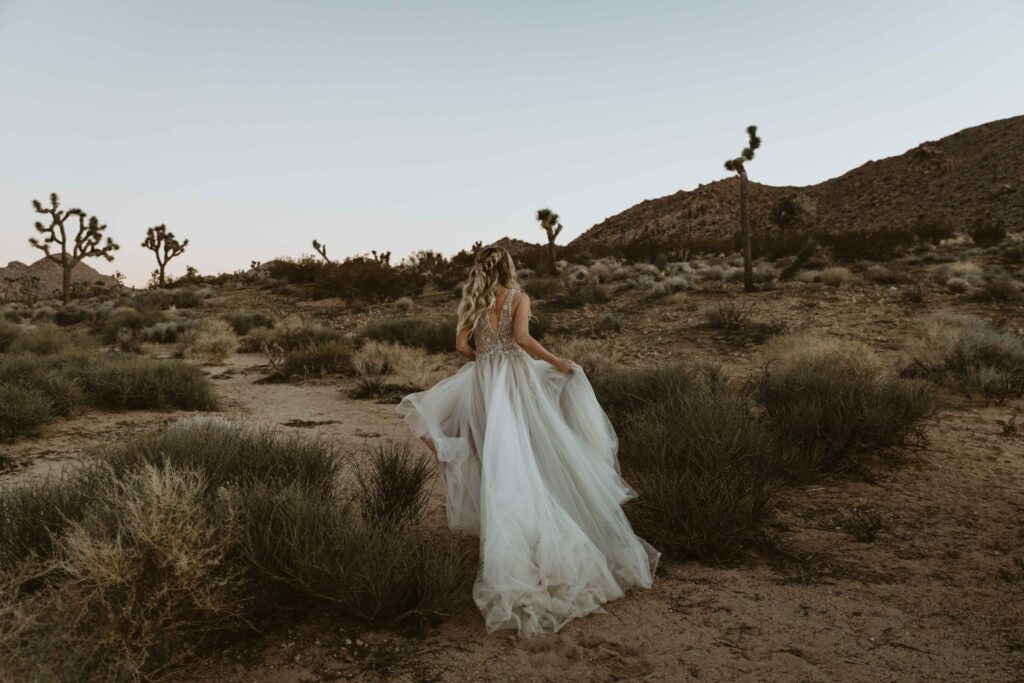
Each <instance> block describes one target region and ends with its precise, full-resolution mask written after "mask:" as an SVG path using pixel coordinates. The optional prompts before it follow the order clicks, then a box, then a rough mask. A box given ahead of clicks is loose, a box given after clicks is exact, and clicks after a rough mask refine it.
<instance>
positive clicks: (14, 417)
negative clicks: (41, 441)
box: [0, 382, 53, 440]
mask: <svg viewBox="0 0 1024 683" xmlns="http://www.w3.org/2000/svg"><path fill="white" fill-rule="evenodd" d="M52 419H53V407H52V405H51V404H50V399H49V398H48V397H47V396H46V394H44V393H43V392H41V391H37V390H35V389H31V388H28V387H23V386H18V385H16V384H7V383H5V382H0V440H6V439H13V438H14V437H17V436H24V435H26V434H35V433H37V432H38V431H39V428H40V427H42V426H43V425H45V424H46V423H47V422H49V421H50V420H52Z"/></svg>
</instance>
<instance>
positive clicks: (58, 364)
mask: <svg viewBox="0 0 1024 683" xmlns="http://www.w3.org/2000/svg"><path fill="white" fill-rule="evenodd" d="M68 364H69V363H68V360H67V359H65V358H54V357H52V356H38V355H34V354H6V355H4V356H0V383H6V384H8V385H11V386H17V387H21V388H23V389H30V390H32V391H35V392H39V393H42V394H43V395H44V396H45V397H46V398H47V400H48V401H49V405H50V412H51V413H52V414H53V415H55V416H58V417H68V416H70V415H71V414H72V413H73V412H74V411H75V410H76V409H77V408H78V407H79V406H81V405H83V404H84V403H85V400H86V399H85V395H84V392H83V389H82V386H81V383H80V382H79V381H78V380H76V379H75V378H73V377H71V376H70V375H69V372H68V371H67V370H66V368H67V366H68Z"/></svg>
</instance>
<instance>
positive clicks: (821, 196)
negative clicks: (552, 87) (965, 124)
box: [571, 116, 1024, 248]
mask: <svg viewBox="0 0 1024 683" xmlns="http://www.w3.org/2000/svg"><path fill="white" fill-rule="evenodd" d="M751 171H752V172H753V173H754V174H755V177H756V168H755V167H752V168H751ZM787 194H792V195H795V197H796V198H797V199H798V201H799V202H800V204H801V205H802V206H803V207H805V209H806V218H807V227H808V228H809V229H811V230H814V231H817V232H843V231H849V230H872V229H878V228H885V227H895V226H900V225H904V224H906V223H909V222H910V221H913V220H915V219H917V218H918V217H919V216H925V217H926V218H928V219H936V220H945V221H947V222H949V223H950V224H951V225H952V226H953V227H962V226H964V225H966V224H968V223H969V222H970V221H971V220H972V219H973V218H974V217H975V216H976V215H978V213H979V212H982V211H988V212H990V213H991V215H992V216H993V217H994V218H997V219H1001V220H1003V221H1005V222H1006V225H1007V227H1008V228H1010V229H1014V228H1016V229H1021V228H1024V116H1016V117H1013V118H1009V119H1003V120H1000V121H993V122H991V123H986V124H983V125H980V126H975V127H973V128H967V129H964V130H962V131H960V132H959V133H955V134H953V135H950V136H948V137H945V138H942V139H941V140H936V141H930V142H924V143H922V144H920V145H918V146H917V147H915V148H913V149H911V150H909V151H908V152H906V153H904V154H901V155H899V156H895V157H889V158H887V159H882V160H880V161H869V162H867V163H866V164H864V165H863V166H860V167H859V168H856V169H854V170H852V171H850V172H848V173H846V174H844V175H842V176H839V177H838V178H833V179H831V180H826V181H825V182H822V183H819V184H817V185H808V186H805V187H774V186H771V185H762V184H760V183H751V184H750V199H751V217H752V221H753V226H754V229H755V231H756V230H766V229H771V228H773V224H772V222H771V220H770V219H769V215H770V211H771V207H772V205H773V203H774V202H775V201H777V200H778V199H779V197H782V196H783V195H787ZM738 195H739V181H738V179H737V178H736V177H735V176H733V177H730V178H727V179H724V180H717V181H715V182H712V183H708V184H707V185H700V186H699V187H697V188H696V189H694V190H681V191H679V192H676V193H675V194H672V195H669V196H667V197H660V198H658V199H649V200H646V201H643V202H640V203H639V204H637V205H636V206H634V207H632V208H630V209H627V210H625V211H623V212H622V213H620V214H618V215H616V216H612V217H611V218H608V219H606V220H604V221H603V222H601V223H599V224H597V225H595V226H594V227H592V228H591V229H590V230H588V231H587V232H585V233H583V234H582V235H580V236H579V237H577V238H576V239H575V240H574V241H573V242H572V243H571V246H573V247H583V248H586V247H588V246H603V247H614V246H622V245H626V244H630V243H635V242H644V241H652V242H664V243H679V242H680V241H686V240H699V239H720V238H726V237H729V236H731V235H732V234H734V233H735V232H736V230H737V229H738V226H739V196H738Z"/></svg>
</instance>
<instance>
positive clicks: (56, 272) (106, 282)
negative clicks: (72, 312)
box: [0, 257, 117, 297]
mask: <svg viewBox="0 0 1024 683" xmlns="http://www.w3.org/2000/svg"><path fill="white" fill-rule="evenodd" d="M24 278H29V279H31V278H36V279H37V282H36V288H35V289H36V292H35V295H36V296H39V297H48V296H54V293H55V292H57V293H59V292H60V289H61V280H62V279H61V268H60V266H59V265H58V264H56V263H54V262H53V261H51V260H49V259H47V258H45V257H44V258H41V259H39V260H38V261H36V262H35V263H33V264H31V265H25V264H24V263H22V262H20V261H11V262H10V263H8V264H7V267H6V268H0V297H3V296H7V295H9V294H10V293H11V292H13V291H14V290H16V289H18V287H17V283H18V281H21V280H23V279H24ZM71 282H72V283H78V284H86V285H102V286H104V287H113V286H114V285H116V284H117V280H115V279H114V278H113V277H111V276H110V275H103V274H102V273H100V272H99V271H97V270H96V269H95V268H93V267H92V266H90V265H89V264H87V263H85V262H82V263H79V264H78V265H77V266H75V267H74V269H73V270H72V271H71ZM58 295H59V294H58Z"/></svg>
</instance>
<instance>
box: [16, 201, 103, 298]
mask: <svg viewBox="0 0 1024 683" xmlns="http://www.w3.org/2000/svg"><path fill="white" fill-rule="evenodd" d="M32 208H33V209H34V210H35V212H36V213H38V214H41V215H44V216H47V217H49V221H50V224H49V225H46V224H44V223H43V222H42V221H36V222H35V229H36V232H38V233H39V237H30V238H29V240H28V242H29V244H31V245H32V246H33V247H35V248H36V249H39V250H40V251H42V252H43V253H44V254H45V255H46V258H48V259H49V260H51V261H53V262H54V263H56V264H57V265H59V266H60V267H61V270H62V271H63V283H62V284H63V286H62V294H63V300H64V303H65V304H67V303H68V302H70V301H71V270H72V269H73V268H74V267H75V266H77V265H78V264H79V263H80V262H81V261H82V259H86V258H104V259H106V260H108V261H113V260H114V255H113V252H115V251H117V250H118V249H119V248H120V247H119V246H118V245H117V244H115V243H114V241H113V240H112V239H110V238H109V237H106V241H104V237H105V236H104V234H103V233H104V231H106V229H107V226H106V225H103V224H102V223H100V222H99V219H98V218H96V216H90V217H89V218H88V220H86V215H85V212H84V211H82V210H81V209H78V208H71V209H63V210H62V209H61V206H60V199H59V198H58V197H57V193H56V192H51V193H50V205H49V206H43V204H42V202H40V201H39V200H38V199H33V200H32ZM75 219H77V221H78V228H77V230H75V234H74V236H73V237H71V236H69V231H70V230H72V229H74V225H73V224H74V222H75Z"/></svg>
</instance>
